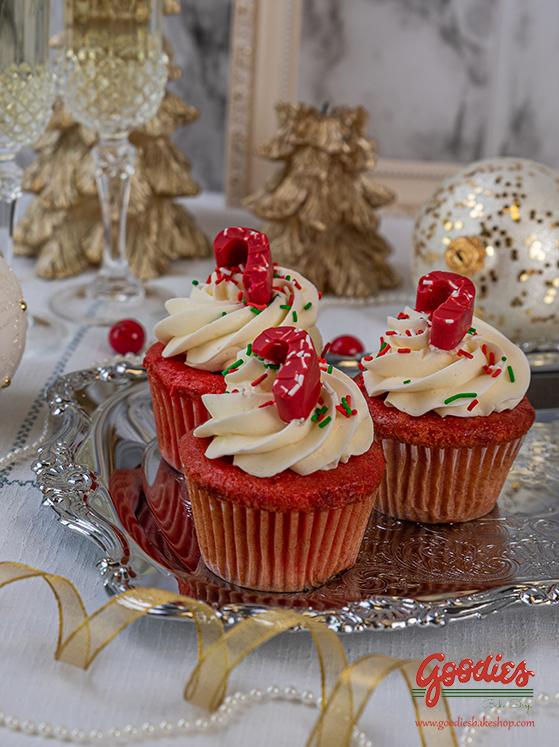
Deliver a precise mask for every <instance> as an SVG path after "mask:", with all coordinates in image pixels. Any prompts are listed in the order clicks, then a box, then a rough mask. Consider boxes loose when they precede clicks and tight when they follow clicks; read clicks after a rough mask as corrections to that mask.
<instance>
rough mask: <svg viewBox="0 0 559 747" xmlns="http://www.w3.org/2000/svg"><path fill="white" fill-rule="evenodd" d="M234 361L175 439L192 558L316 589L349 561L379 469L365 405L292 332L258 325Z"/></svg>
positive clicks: (257, 584) (255, 585) (236, 575)
mask: <svg viewBox="0 0 559 747" xmlns="http://www.w3.org/2000/svg"><path fill="white" fill-rule="evenodd" d="M238 360H239V367H236V368H235V369H233V370H232V371H231V372H230V373H229V374H228V375H227V376H226V377H225V379H226V383H227V387H228V390H229V392H228V393H227V394H222V395H204V398H203V399H204V403H205V405H206V407H207V408H208V410H209V412H210V414H211V419H210V420H209V421H207V422H206V423H204V424H203V425H202V426H200V427H199V428H197V429H196V431H194V433H187V434H186V435H185V436H184V437H183V438H182V439H181V443H180V452H181V457H182V461H183V470H184V474H185V476H186V480H187V484H188V492H189V495H190V499H191V502H192V512H193V516H194V522H195V525H196V533H197V537H198V542H199V545H200V550H201V553H202V557H203V559H204V561H205V563H206V565H207V566H208V567H209V568H210V569H211V570H212V571H213V572H214V573H215V574H217V575H218V576H220V577H221V578H223V579H224V580H225V581H228V582H230V583H234V584H237V585H239V586H244V587H248V588H251V589H259V590H263V591H278V592H279V591H282V592H288V591H301V590H303V589H308V588H312V587H315V586H319V585H321V584H324V583H325V582H326V581H328V580H329V579H330V578H332V576H334V575H336V574H337V573H340V572H341V571H343V570H345V569H347V568H350V567H351V566H352V565H353V564H354V563H355V560H356V557H357V553H358V551H359V546H360V544H361V541H362V539H363V535H364V532H365V528H366V526H367V521H368V519H369V515H370V512H371V506H372V503H373V499H374V496H375V493H376V491H377V488H378V485H379V483H380V480H381V477H382V473H383V470H384V459H383V457H382V451H381V449H380V447H378V446H377V445H376V444H374V443H373V431H372V421H371V419H370V416H369V413H368V411H367V406H366V404H365V401H364V398H363V396H362V395H361V393H360V391H359V389H358V387H357V385H356V384H355V382H353V381H352V380H351V379H349V377H347V376H346V375H345V374H343V373H341V372H339V371H335V370H333V369H332V367H329V366H327V365H326V364H325V362H324V361H322V359H320V364H319V359H318V358H317V356H316V353H315V351H314V348H313V345H312V342H311V341H310V338H309V336H308V334H307V333H306V332H304V331H303V330H294V329H292V328H282V327H280V328H277V329H272V330H268V331H266V332H265V333H263V334H262V335H260V336H259V337H258V338H257V339H256V340H255V342H254V344H253V345H252V346H251V349H249V350H247V351H245V353H244V354H242V355H240V356H239V359H238ZM209 436H213V439H210V438H209Z"/></svg>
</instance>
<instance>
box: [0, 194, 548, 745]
mask: <svg viewBox="0 0 559 747" xmlns="http://www.w3.org/2000/svg"><path fill="white" fill-rule="evenodd" d="M187 206H188V207H189V208H190V209H191V210H192V211H193V212H194V213H195V214H196V215H197V216H198V218H199V221H200V223H201V224H202V226H203V227H204V228H205V229H206V230H207V231H208V233H212V234H215V232H216V231H218V230H220V229H221V228H223V227H225V225H228V224H233V223H243V224H249V225H257V223H256V222H255V220H254V218H252V219H251V218H250V217H249V216H247V215H246V214H242V213H240V212H239V211H227V210H225V209H224V208H223V206H222V203H221V197H220V196H212V195H210V196H206V197H204V198H201V199H199V200H190V201H188V203H187ZM383 230H384V233H385V235H386V236H387V237H388V238H389V239H390V240H391V241H392V242H393V244H394V245H395V247H396V253H395V256H394V264H395V265H396V266H397V267H398V269H400V270H401V271H402V272H403V273H404V274H405V275H406V284H405V286H404V290H406V289H410V288H411V284H410V281H409V271H407V264H408V256H409V246H410V243H409V241H410V234H411V222H410V221H408V220H404V219H396V218H391V219H385V221H384V223H383ZM15 265H16V267H15V269H16V272H17V273H18V275H19V276H20V278H21V279H22V282H23V287H24V292H25V296H26V298H27V300H28V302H29V305H30V306H31V307H32V309H33V310H35V311H36V312H37V311H40V310H42V311H46V301H47V298H48V296H49V295H50V294H52V293H55V292H56V289H57V288H59V287H61V286H62V284H63V283H59V282H51V283H47V282H44V281H39V280H37V279H35V278H34V276H33V274H32V263H31V261H30V260H16V263H15ZM210 265H211V262H192V263H190V264H188V263H186V262H183V263H177V264H175V265H174V267H173V268H172V274H170V275H168V276H166V277H165V278H163V279H161V280H160V281H158V283H159V284H160V285H162V286H164V287H166V288H169V289H170V290H171V291H173V292H174V293H177V294H180V293H181V291H185V292H186V291H187V290H188V288H189V287H190V282H189V279H188V278H190V279H191V278H193V277H197V276H198V277H200V278H202V277H205V274H206V273H207V271H208V268H209V267H210ZM185 275H187V276H188V277H185ZM65 282H66V283H67V282H72V281H65ZM383 324H384V323H383V320H382V319H371V317H367V316H366V315H363V314H362V313H361V312H359V311H356V310H355V309H354V310H351V309H336V310H335V311H333V310H330V311H326V312H324V314H323V317H322V319H321V328H322V331H323V334H324V337H325V339H329V338H331V337H333V336H335V335H337V334H340V333H343V332H351V333H352V334H357V335H358V336H360V337H362V339H363V340H364V342H365V343H366V345H368V346H371V347H372V345H373V344H374V341H375V339H378V332H379V331H382V330H380V327H381V326H383ZM106 336H107V332H106V330H102V329H86V328H78V327H75V328H74V329H72V330H71V334H70V337H69V339H68V342H67V343H66V345H65V346H64V347H63V348H62V349H60V350H59V351H57V352H56V353H54V354H53V355H51V356H49V357H45V358H44V359H37V358H32V357H26V358H25V359H24V361H23V363H22V365H21V367H20V369H19V371H18V373H17V375H16V376H15V378H14V382H13V384H12V386H11V387H9V389H7V390H5V391H2V392H1V393H0V424H1V425H0V457H1V456H3V455H5V454H6V453H8V452H10V451H11V450H13V449H14V448H16V447H19V446H24V445H25V444H26V443H30V442H32V441H33V440H34V439H36V438H38V436H39V434H40V432H41V429H42V426H43V423H44V419H45V415H46V408H45V406H44V405H43V391H44V388H45V386H46V385H47V384H49V383H51V382H52V381H54V380H55V378H56V377H58V376H60V375H61V374H64V373H67V372H69V371H73V370H77V369H80V368H86V367H90V366H91V365H92V364H94V363H95V362H102V361H103V360H104V359H107V358H109V357H110V356H111V350H110V348H109V346H108V342H107V339H106ZM30 463H31V459H28V460H27V461H26V462H25V463H23V464H20V465H18V466H15V467H11V468H8V469H6V470H4V471H3V472H0V543H1V544H0V547H1V551H0V560H8V561H18V562H21V563H25V564H28V565H31V566H34V567H36V568H39V569H41V570H43V571H48V572H50V573H56V574H61V575H64V576H66V577H68V578H69V579H71V580H72V582H73V583H74V584H75V585H76V587H77V589H78V591H79V592H80V594H81V595H82V597H83V600H84V602H85V605H86V608H87V611H88V612H93V611H94V610H95V609H97V608H99V607H100V606H101V605H102V604H104V603H105V602H106V595H105V592H104V590H103V588H102V585H101V582H100V580H99V575H98V571H97V570H96V568H95V563H96V561H97V559H98V557H99V554H100V553H99V550H98V549H97V548H96V546H95V545H94V544H93V543H92V542H91V541H89V540H87V539H86V538H84V537H81V536H79V535H76V534H74V533H72V532H70V531H68V529H66V528H65V527H63V526H61V525H60V524H59V523H58V522H57V521H56V517H55V515H54V513H53V512H52V511H51V510H50V509H47V508H44V507H42V506H41V494H40V493H39V491H38V489H37V488H36V486H35V481H34V476H33V474H32V473H31V472H30V469H29V467H30ZM558 624H559V606H540V607H529V606H524V605H517V606H514V607H510V608H507V609H504V610H503V611H501V612H499V613H498V614H494V615H492V616H490V617H489V618H486V619H484V620H478V619H471V620H468V621H461V622H459V623H456V624H454V625H450V626H449V627H446V628H445V627H443V628H435V627H425V628H418V627H411V628H406V629H404V630H399V631H398V630H397V631H393V632H385V633H379V632H370V631H369V632H363V633H358V634H353V635H346V636H343V638H342V640H343V644H344V646H345V648H346V651H347V655H348V658H349V660H350V661H355V660H356V659H358V658H359V657H361V656H364V655H365V654H369V653H372V652H379V653H384V654H387V655H390V656H396V657H400V658H415V659H419V660H422V659H424V658H425V657H426V656H428V655H430V654H432V653H435V652H443V653H444V654H445V655H446V658H447V660H453V661H455V662H459V661H461V660H462V659H464V658H471V659H473V660H474V661H478V660H480V659H483V658H485V657H486V656H488V655H489V654H493V655H495V654H498V653H502V654H503V655H504V657H505V660H506V659H511V660H513V661H515V662H519V661H521V660H522V659H525V660H526V662H527V664H528V666H529V668H530V669H532V670H533V671H534V672H535V673H536V676H535V678H533V679H532V680H531V681H530V684H529V686H533V687H534V691H535V693H537V692H540V691H544V692H547V693H549V694H550V696H553V695H554V693H555V692H556V691H557V690H559V647H558V645H557V635H558V630H559V627H558ZM57 631H58V622H57V609H56V605H55V602H54V598H53V597H52V594H51V592H50V590H49V589H48V588H47V585H46V584H45V583H44V582H42V581H40V580H38V579H33V580H27V581H20V582H17V583H14V584H11V585H10V586H8V587H6V588H4V589H2V590H0V711H2V712H4V714H10V715H15V716H17V717H18V718H19V719H20V720H23V719H29V720H32V721H33V722H35V724H39V723H40V722H49V723H50V724H52V725H53V726H56V725H64V726H66V727H67V728H68V729H70V730H71V729H75V728H82V729H84V730H85V731H88V732H89V731H91V730H92V729H100V730H102V731H104V732H106V731H107V730H108V729H109V728H110V727H112V726H114V727H119V728H123V727H125V726H126V725H128V724H133V725H136V726H141V725H142V724H144V723H145V722H150V723H152V724H156V725H157V724H159V723H160V722H162V721H168V722H177V721H178V720H179V719H181V718H186V719H189V720H193V719H195V718H198V717H200V716H203V715H204V714H202V713H200V712H196V711H195V710H194V709H193V708H192V707H191V706H190V705H189V704H188V703H186V702H185V701H184V700H183V699H182V691H183V687H184V685H185V683H186V681H187V680H188V677H189V674H190V672H191V670H192V668H193V666H194V664H195V662H196V636H195V630H194V626H193V625H192V624H191V623H189V622H177V621H169V620H158V619H142V620H140V621H139V622H137V623H135V624H134V625H132V626H131V627H129V628H128V629H127V630H126V631H125V632H123V633H122V634H121V635H120V636H119V637H118V638H117V639H116V640H115V641H114V642H113V643H111V644H110V645H109V646H108V648H107V649H105V650H104V651H103V652H102V653H101V654H100V655H99V657H98V658H97V659H96V660H95V662H94V663H93V665H92V666H91V668H90V669H89V670H88V671H87V672H84V671H82V670H80V669H77V668H74V667H72V666H69V665H66V664H61V663H58V662H56V661H55V660H54V652H55V648H56V638H57ZM269 685H277V686H279V687H285V686H288V685H293V686H295V687H296V688H297V689H298V690H299V691H303V690H310V691H313V692H314V693H316V694H318V693H319V689H320V681H319V668H318V663H317V660H316V655H315V652H314V647H313V644H312V642H311V639H310V636H309V635H308V634H307V633H289V634H283V635H280V636H279V637H277V638H276V639H274V640H272V641H271V642H269V643H268V644H266V645H265V646H263V647H262V648H260V649H258V650H257V651H255V652H253V653H252V654H251V655H250V656H249V657H248V658H247V659H246V660H245V661H244V662H243V663H242V664H241V665H240V666H239V667H238V668H237V669H236V670H235V671H234V672H233V674H232V677H231V681H230V685H229V690H228V692H229V693H233V692H235V691H237V690H238V691H242V692H248V691H249V690H250V689H251V688H260V689H265V688H267V687H268V686H269ZM480 703H481V701H479V700H474V699H472V700H464V699H461V700H459V699H454V700H451V701H450V705H451V709H452V713H453V716H454V717H455V718H457V717H458V716H462V717H463V718H464V719H466V718H470V717H472V716H475V715H477V713H478V712H479V711H480ZM532 713H533V714H534V715H532ZM558 713H559V708H558V707H557V706H555V705H551V706H548V707H547V709H544V708H540V709H538V708H534V709H533V711H532V712H531V714H530V718H533V719H534V720H535V727H534V728H518V729H516V730H514V729H513V730H511V731H508V732H507V731H505V730H503V729H485V730H482V731H483V732H484V733H483V734H482V735H481V737H480V734H479V733H477V734H475V735H474V744H477V743H480V744H495V745H497V744H499V745H505V744H506V745H520V744H523V743H524V741H525V740H526V739H527V738H528V739H534V740H536V741H537V743H538V744H541V745H554V744H556V743H557V741H556V739H557V725H558V721H557V718H558V716H557V714H558ZM317 714H318V712H317V710H316V709H310V708H307V707H304V706H303V705H298V704H293V703H290V702H278V701H274V702H271V703H268V704H261V705H255V706H252V707H251V708H249V709H247V710H245V711H243V712H242V713H240V714H239V716H238V717H237V718H236V719H235V720H234V722H233V723H232V724H231V725H230V726H229V727H228V728H227V729H226V730H223V731H215V732H212V733H208V734H206V733H204V734H197V735H193V736H190V737H188V738H186V737H173V738H170V737H165V736H161V737H159V738H158V739H157V740H156V741H154V742H153V743H154V744H157V745H159V746H160V747H170V746H171V745H176V744H179V743H180V744H189V743H190V744H192V745H196V746H198V745H206V744H212V745H220V746H221V745H223V746H225V745H228V747H241V746H242V747H257V746H258V747H261V746H262V745H268V746H270V747H280V746H281V745H293V746H295V745H304V744H305V742H306V739H307V737H308V736H309V734H310V732H311V729H312V726H313V724H314V722H315V719H316V718H317ZM359 727H360V728H361V729H362V730H363V731H364V732H365V733H366V734H367V736H368V737H369V739H371V740H372V742H373V744H375V745H383V746H386V747H390V746H392V745H394V747H396V746H398V747H400V745H410V746H411V745H416V744H419V743H420V742H419V737H418V733H417V730H416V727H415V723H414V713H413V708H412V705H411V702H410V699H409V696H408V694H407V691H406V689H405V686H404V683H403V681H402V680H401V678H399V675H398V674H392V675H390V677H389V678H388V679H387V680H386V681H385V682H384V683H383V684H382V685H381V686H380V688H379V689H378V691H377V692H376V693H375V695H374V696H373V698H372V699H371V701H370V703H369V705H368V706H367V708H366V710H365V712H364V714H363V716H362V718H361V721H360V724H359ZM460 733H461V729H458V734H460ZM38 739H39V737H36V736H35V737H31V736H27V735H25V734H23V733H21V732H11V731H9V730H7V729H6V728H0V745H2V747H27V746H28V745H31V744H33V743H36V742H38ZM145 743H146V744H148V742H147V741H146V742H145Z"/></svg>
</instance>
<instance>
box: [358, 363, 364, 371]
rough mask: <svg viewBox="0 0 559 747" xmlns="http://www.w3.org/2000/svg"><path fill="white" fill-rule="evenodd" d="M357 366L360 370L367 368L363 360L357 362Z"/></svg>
mask: <svg viewBox="0 0 559 747" xmlns="http://www.w3.org/2000/svg"><path fill="white" fill-rule="evenodd" d="M357 368H358V369H359V370H360V371H364V370H365V366H364V365H363V364H362V363H361V361H359V363H358V364H357Z"/></svg>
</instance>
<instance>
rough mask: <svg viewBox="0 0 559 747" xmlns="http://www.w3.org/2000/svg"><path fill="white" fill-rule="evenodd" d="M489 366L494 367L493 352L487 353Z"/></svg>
mask: <svg viewBox="0 0 559 747" xmlns="http://www.w3.org/2000/svg"><path fill="white" fill-rule="evenodd" d="M489 365H490V366H494V365H495V353H494V352H493V351H491V352H490V353H489Z"/></svg>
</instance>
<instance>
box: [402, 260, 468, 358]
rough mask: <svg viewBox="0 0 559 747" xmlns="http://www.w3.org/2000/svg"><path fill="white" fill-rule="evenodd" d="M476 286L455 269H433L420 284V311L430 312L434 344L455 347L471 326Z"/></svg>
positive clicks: (451, 348)
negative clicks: (446, 270) (444, 270)
mask: <svg viewBox="0 0 559 747" xmlns="http://www.w3.org/2000/svg"><path fill="white" fill-rule="evenodd" d="M475 295H476V289H475V286H474V284H473V283H472V281H471V280H470V279H469V278H466V277H464V276H463V275H457V274H456V273H454V272H440V271H436V272H430V273H429V274H428V275H424V276H423V277H422V278H421V279H420V281H419V283H418V284H417V299H416V302H415V308H416V310H417V311H431V312H433V314H432V317H431V322H432V327H431V345H433V347H435V348H438V349H439V350H453V349H454V348H455V347H457V346H458V345H459V344H460V342H461V341H462V339H463V338H464V335H465V334H466V332H467V331H468V330H469V329H470V327H471V326H472V319H473V316H474V299H475Z"/></svg>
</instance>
